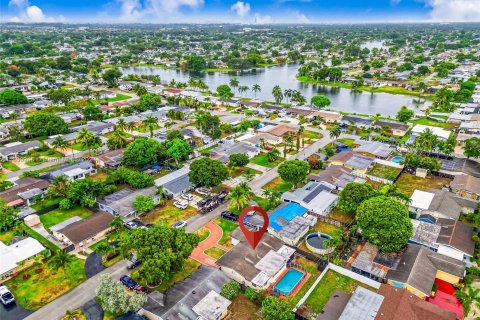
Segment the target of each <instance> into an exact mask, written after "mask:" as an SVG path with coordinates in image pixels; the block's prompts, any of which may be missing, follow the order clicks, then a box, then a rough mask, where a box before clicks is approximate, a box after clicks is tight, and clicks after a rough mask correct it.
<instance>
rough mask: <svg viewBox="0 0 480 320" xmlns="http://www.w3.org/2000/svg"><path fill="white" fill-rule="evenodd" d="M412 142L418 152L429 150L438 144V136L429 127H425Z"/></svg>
mask: <svg viewBox="0 0 480 320" xmlns="http://www.w3.org/2000/svg"><path fill="white" fill-rule="evenodd" d="M414 143H415V147H416V148H417V150H418V152H419V153H422V152H425V151H426V152H431V151H433V150H434V149H435V148H436V147H437V146H438V136H437V135H435V134H434V133H433V131H432V130H431V129H430V128H427V129H425V130H424V131H423V132H422V133H421V134H420V135H419V136H418V137H417V138H416V139H415V142H414Z"/></svg>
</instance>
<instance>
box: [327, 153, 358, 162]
mask: <svg viewBox="0 0 480 320" xmlns="http://www.w3.org/2000/svg"><path fill="white" fill-rule="evenodd" d="M354 155H355V152H353V151H341V152H339V153H337V154H336V155H334V156H333V157H331V158H330V159H328V161H329V162H342V163H345V162H347V161H348V160H350V158H351V157H353V156H354Z"/></svg>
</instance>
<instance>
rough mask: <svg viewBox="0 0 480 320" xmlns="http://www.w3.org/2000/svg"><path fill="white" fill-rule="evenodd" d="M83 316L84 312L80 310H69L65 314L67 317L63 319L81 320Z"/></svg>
mask: <svg viewBox="0 0 480 320" xmlns="http://www.w3.org/2000/svg"><path fill="white" fill-rule="evenodd" d="M82 314H83V312H82V311H81V310H80V309H76V310H73V311H71V310H67V311H66V312H65V317H63V319H65V320H77V319H80V317H81V315H82Z"/></svg>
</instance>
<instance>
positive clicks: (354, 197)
mask: <svg viewBox="0 0 480 320" xmlns="http://www.w3.org/2000/svg"><path fill="white" fill-rule="evenodd" d="M375 195H376V192H375V190H374V189H373V188H372V186H371V185H369V184H367V183H358V182H350V183H348V184H347V185H346V186H345V188H344V189H343V190H342V191H340V193H339V194H338V205H337V207H338V208H339V209H340V210H341V211H343V212H348V213H355V212H356V211H357V208H358V206H359V205H360V204H361V203H362V202H363V201H365V200H367V199H370V198H372V197H374V196H375Z"/></svg>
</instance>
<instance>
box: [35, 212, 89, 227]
mask: <svg viewBox="0 0 480 320" xmlns="http://www.w3.org/2000/svg"><path fill="white" fill-rule="evenodd" d="M92 214H93V211H91V210H89V209H87V208H83V207H74V208H72V209H68V210H66V209H60V208H58V209H55V210H53V211H50V212H48V213H45V214H42V215H40V221H42V224H43V226H44V227H45V228H47V229H48V228H50V227H53V226H54V225H56V224H59V223H60V222H63V221H65V220H67V219H70V218H73V217H75V216H78V217H80V218H82V219H85V218H88V217H90V216H91V215H92Z"/></svg>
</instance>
